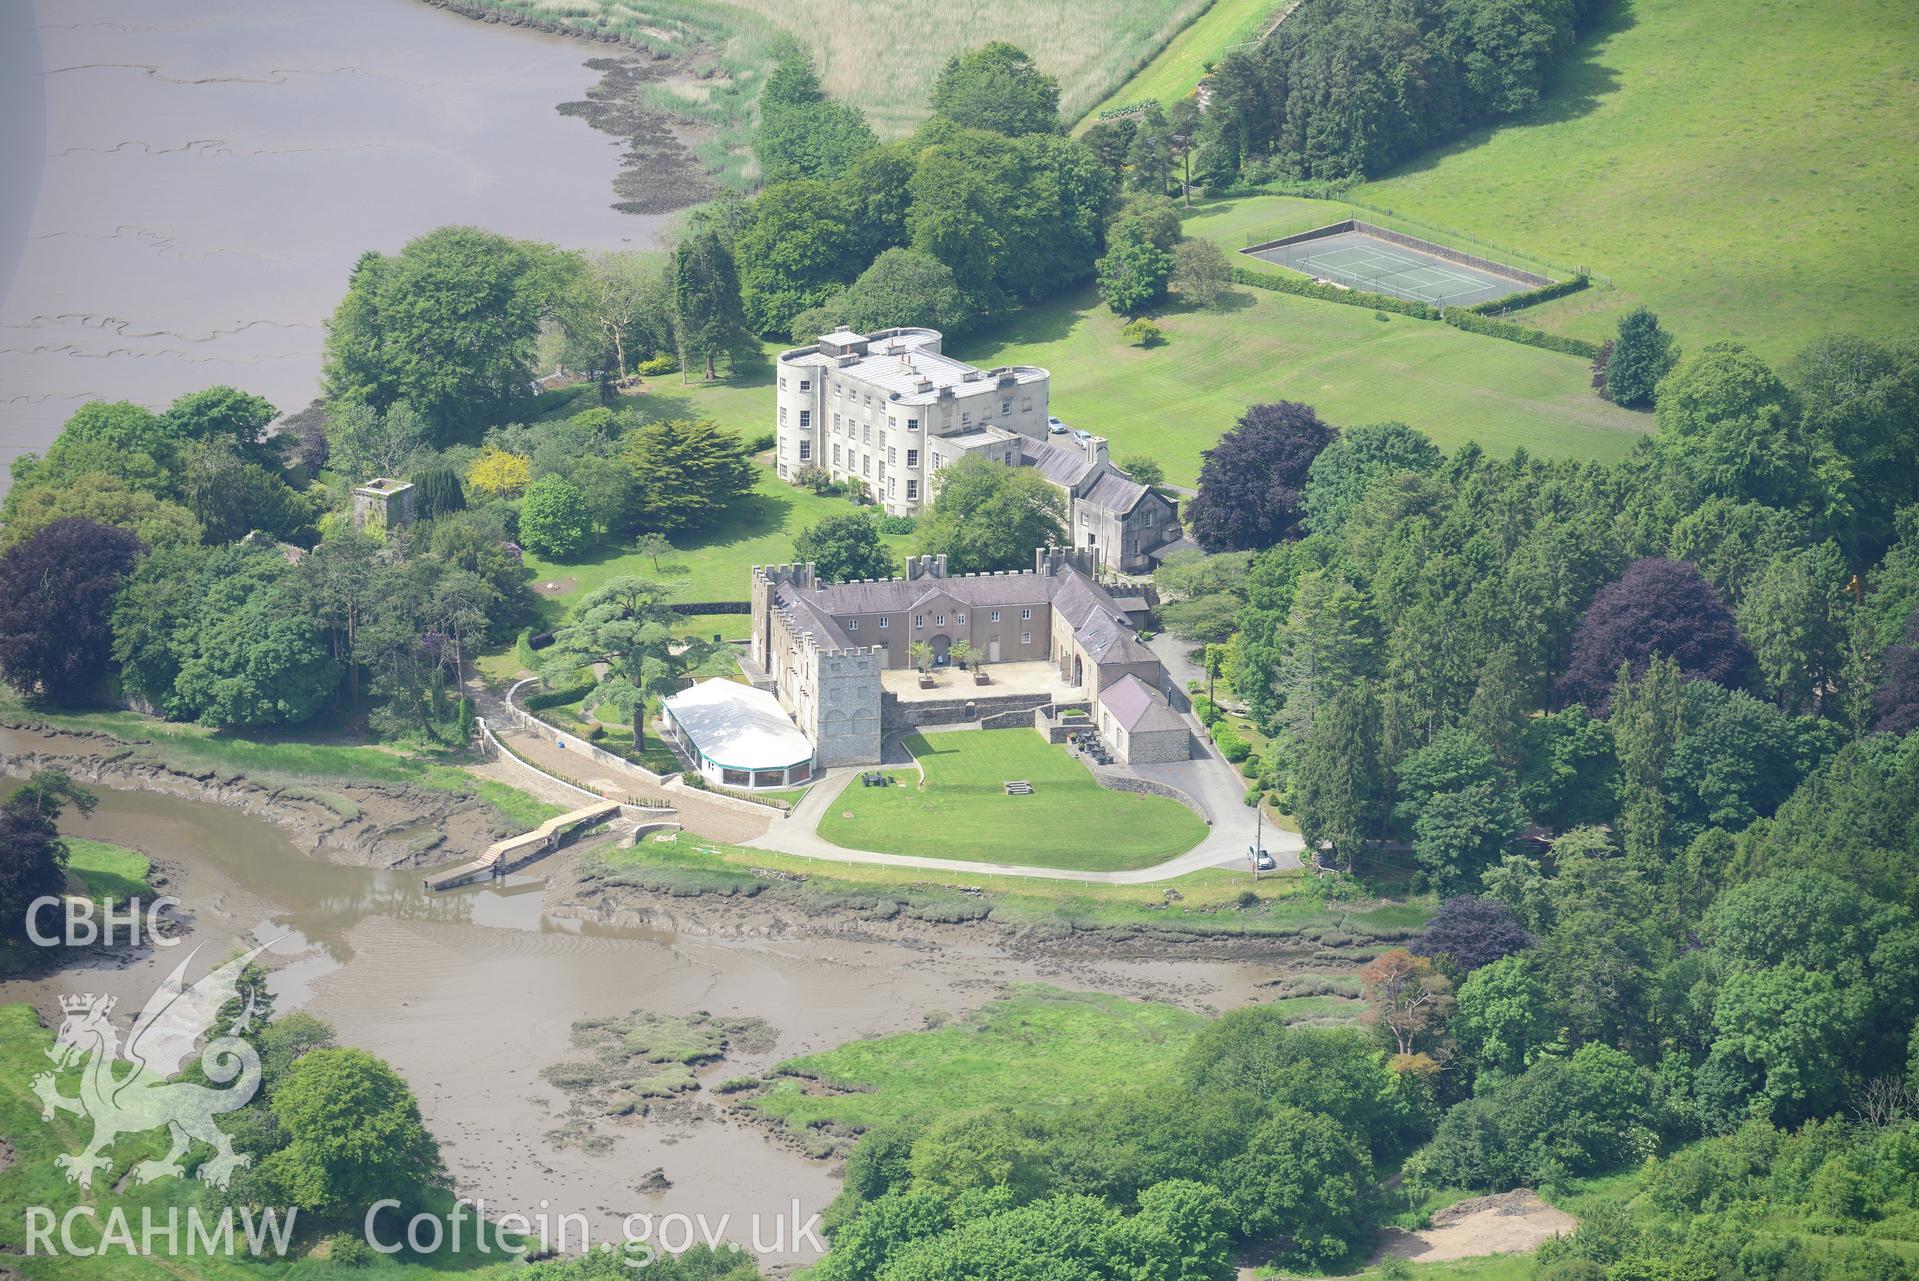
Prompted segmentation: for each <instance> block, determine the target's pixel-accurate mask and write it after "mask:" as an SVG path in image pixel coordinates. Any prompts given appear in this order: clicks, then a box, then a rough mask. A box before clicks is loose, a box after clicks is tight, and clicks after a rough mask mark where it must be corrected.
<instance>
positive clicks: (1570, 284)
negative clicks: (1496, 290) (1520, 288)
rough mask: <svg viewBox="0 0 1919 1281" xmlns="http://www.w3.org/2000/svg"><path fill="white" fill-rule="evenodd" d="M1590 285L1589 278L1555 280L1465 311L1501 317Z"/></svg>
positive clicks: (1479, 304) (1575, 277) (1590, 280)
mask: <svg viewBox="0 0 1919 1281" xmlns="http://www.w3.org/2000/svg"><path fill="white" fill-rule="evenodd" d="M1591 283H1592V278H1591V277H1589V276H1574V277H1573V278H1572V279H1571V280H1555V281H1553V282H1552V283H1551V284H1550V285H1541V286H1540V287H1539V288H1537V289H1528V290H1527V291H1526V292H1525V293H1523V294H1508V295H1507V296H1506V297H1504V298H1494V299H1492V300H1491V301H1490V302H1481V303H1474V304H1473V305H1472V306H1470V307H1468V308H1466V310H1467V311H1472V312H1477V313H1479V314H1480V315H1482V316H1503V315H1505V314H1506V313H1507V312H1509V311H1518V310H1520V309H1521V308H1524V307H1536V306H1538V305H1539V304H1540V303H1542V302H1551V301H1552V300H1553V299H1555V298H1564V297H1565V296H1566V295H1567V294H1576V293H1578V292H1579V291H1580V290H1582V289H1584V288H1586V286H1588V285H1590V284H1591Z"/></svg>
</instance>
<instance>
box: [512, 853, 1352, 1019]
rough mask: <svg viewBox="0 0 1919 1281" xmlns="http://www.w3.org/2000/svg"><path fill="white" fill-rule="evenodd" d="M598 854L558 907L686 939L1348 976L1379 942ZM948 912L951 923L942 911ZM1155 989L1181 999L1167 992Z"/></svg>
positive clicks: (551, 889) (557, 870) (579, 861)
mask: <svg viewBox="0 0 1919 1281" xmlns="http://www.w3.org/2000/svg"><path fill="white" fill-rule="evenodd" d="M591 855H592V851H591V850H581V851H580V852H579V854H578V855H577V856H575V857H572V858H569V859H567V860H565V861H564V863H561V864H556V865H555V866H554V867H553V868H552V869H551V871H550V873H549V877H548V881H547V890H546V910H547V911H548V912H549V913H551V914H552V915H555V916H565V917H571V918H575V919H578V920H582V921H587V922H592V923H594V924H598V925H603V926H610V927H614V928H620V929H657V930H669V931H671V932H673V933H674V934H678V935H696V936H707V937H717V938H735V939H753V940H766V941H779V940H785V939H802V938H839V939H844V940H847V941H849V942H875V943H887V944H894V945H899V946H905V947H909V948H916V949H924V950H926V951H929V952H930V951H946V950H952V949H955V948H981V947H985V948H989V949H991V950H992V951H994V952H996V953H998V954H1001V955H1005V956H1011V957H1019V958H1021V959H1023V960H1030V961H1035V962H1048V961H1050V962H1054V963H1057V964H1060V965H1070V963H1071V962H1073V961H1074V960H1075V959H1081V958H1088V957H1097V958H1098V959H1100V960H1102V961H1126V960H1138V961H1159V962H1178V961H1231V962H1238V963H1244V964H1252V965H1262V966H1272V967H1274V968H1276V969H1279V970H1282V971H1284V972H1287V973H1325V974H1338V973H1348V972H1351V971H1353V970H1355V969H1357V968H1358V967H1359V966H1361V965H1363V964H1365V963H1366V961H1368V960H1370V959H1371V958H1372V956H1373V955H1374V954H1375V952H1376V951H1377V950H1378V949H1377V947H1376V946H1375V947H1361V948H1355V947H1351V946H1347V945H1344V944H1342V943H1326V942H1322V941H1321V940H1320V938H1318V937H1317V936H1316V933H1315V932H1313V931H1302V932H1299V933H1279V932H1273V931H1268V932H1250V931H1249V932H1247V933H1243V934H1233V933H1225V932H1222V933H1217V934H1199V933H1192V932H1187V931H1181V930H1170V929H1169V930H1155V929H1145V928H1141V927H1139V926H1137V925H1100V924H1097V923H1089V922H1085V921H1072V922H1068V921H1064V920H1058V921H1042V922H1030V921H1020V922H1016V921H1004V920H1000V919H998V918H996V917H994V916H993V915H992V914H991V907H990V900H989V899H986V898H984V897H983V896H982V897H981V898H980V900H979V903H978V907H977V910H976V911H975V912H972V913H965V914H957V919H955V918H954V917H955V914H950V913H945V912H943V910H942V909H943V908H944V903H943V902H942V903H939V904H935V905H933V906H932V907H931V909H930V910H928V911H922V910H920V909H921V908H922V907H924V906H925V905H918V904H914V903H912V902H910V901H907V900H909V899H910V897H911V896H910V892H907V891H901V890H899V889H898V888H889V887H875V888H874V889H873V891H872V893H871V895H868V896H858V897H856V898H854V899H848V898H845V897H841V896H830V897H829V896H822V898H821V900H820V901H819V902H817V903H807V902H797V901H794V900H793V899H791V898H784V897H780V896H777V895H775V894H771V893H765V894H756V895H748V894H740V893H727V892H724V891H717V890H716V891H712V892H698V891H695V892H687V891H685V890H683V889H682V890H669V889H665V888H653V887H648V886H644V885H634V884H631V883H625V882H619V881H610V880H609V879H608V878H607V877H606V876H605V874H604V872H603V871H602V870H601V869H600V868H598V867H596V866H595V863H594V860H593V858H592V857H591ZM767 879H768V880H769V882H771V883H773V884H778V883H779V882H795V883H802V884H803V883H804V881H805V878H803V877H798V876H795V875H793V874H791V873H767ZM941 916H946V917H947V919H933V918H937V917H941ZM1142 994H1143V993H1142ZM1154 995H1156V996H1158V997H1159V999H1172V998H1169V997H1167V996H1166V995H1165V994H1163V993H1155V994H1154Z"/></svg>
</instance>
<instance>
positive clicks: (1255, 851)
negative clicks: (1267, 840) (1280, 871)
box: [1246, 845, 1279, 872]
mask: <svg viewBox="0 0 1919 1281" xmlns="http://www.w3.org/2000/svg"><path fill="white" fill-rule="evenodd" d="M1246 860H1247V862H1249V863H1251V864H1252V865H1253V870H1254V871H1255V872H1270V871H1272V870H1273V869H1274V868H1276V867H1278V866H1279V864H1277V863H1275V862H1273V856H1272V855H1271V854H1268V853H1267V852H1266V849H1265V847H1264V846H1261V845H1248V846H1247V847H1246Z"/></svg>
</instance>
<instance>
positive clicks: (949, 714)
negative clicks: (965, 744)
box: [880, 685, 1052, 734]
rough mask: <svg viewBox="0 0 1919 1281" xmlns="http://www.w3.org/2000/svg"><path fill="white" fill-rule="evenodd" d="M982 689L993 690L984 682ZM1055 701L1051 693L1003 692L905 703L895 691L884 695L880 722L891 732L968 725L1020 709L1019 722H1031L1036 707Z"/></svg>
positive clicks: (881, 698) (1023, 723)
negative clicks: (923, 727) (968, 723)
mask: <svg viewBox="0 0 1919 1281" xmlns="http://www.w3.org/2000/svg"><path fill="white" fill-rule="evenodd" d="M980 688H981V689H987V690H990V689H991V688H992V686H990V685H984V686H981V687H980ZM1050 702H1052V697H1051V696H1050V695H1047V694H1000V695H997V696H994V695H985V696H981V697H978V698H966V697H963V696H962V697H955V698H950V699H946V698H943V699H940V700H939V701H938V702H933V703H904V702H901V701H900V699H899V696H898V695H896V694H892V693H882V694H881V695H880V722H881V724H883V725H884V726H885V727H886V731H887V733H889V734H890V733H892V732H893V731H894V730H901V729H911V728H913V727H915V726H918V725H964V724H966V723H967V722H969V721H985V720H989V719H997V718H999V717H1001V716H1003V715H1004V714H1005V713H1007V712H1018V713H1020V714H1021V719H1020V720H1018V721H1017V722H1016V724H1019V725H1028V724H1031V721H1030V720H1027V719H1025V718H1026V717H1030V716H1031V715H1032V713H1033V710H1034V709H1035V708H1040V707H1045V706H1046V705H1047V704H1048V703H1050Z"/></svg>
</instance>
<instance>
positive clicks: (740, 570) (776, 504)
mask: <svg viewBox="0 0 1919 1281" xmlns="http://www.w3.org/2000/svg"><path fill="white" fill-rule="evenodd" d="M764 399H765V403H764V404H761V405H758V406H757V407H756V416H758V417H762V418H763V417H765V411H766V410H767V409H768V408H769V407H770V406H771V404H772V401H773V394H772V392H770V391H769V392H766V393H764ZM727 401H728V398H727V397H725V396H721V395H715V396H713V397H712V403H713V405H714V408H715V411H716V412H715V416H716V417H717V416H718V415H717V411H719V410H721V409H734V408H736V407H735V406H733V405H730V404H728V403H727ZM721 421H725V420H724V419H722V420H721ZM729 425H731V426H734V427H735V428H736V429H738V427H739V424H729ZM856 510H858V509H857V508H855V507H854V506H853V504H851V503H849V502H847V501H846V500H845V499H844V498H821V497H820V496H819V495H817V494H815V493H813V492H812V491H811V490H807V489H798V488H795V487H794V486H792V485H789V484H787V483H786V482H785V481H783V480H781V479H780V478H779V477H778V476H777V475H775V474H774V473H773V470H772V469H771V468H762V469H761V471H760V475H759V481H758V483H757V484H756V485H755V486H754V489H753V493H752V494H751V495H750V496H749V497H748V498H747V499H746V500H745V501H744V502H742V503H740V504H739V505H738V506H736V507H734V508H733V509H732V511H731V512H730V513H729V514H728V517H727V520H726V523H725V524H724V525H722V526H720V527H719V528H718V529H714V530H709V531H706V532H703V533H699V534H693V535H685V536H679V537H677V538H676V542H677V543H678V546H676V548H675V550H674V552H673V554H672V555H670V556H662V557H661V558H660V564H659V568H658V569H657V570H656V569H655V568H654V566H653V562H652V560H651V559H649V558H648V557H645V556H641V555H639V554H638V553H637V552H635V551H633V550H632V547H631V544H628V543H620V544H613V545H607V546H602V547H596V548H589V549H588V550H587V551H586V552H584V553H583V554H582V555H581V557H580V558H579V559H577V560H573V561H570V562H558V561H549V560H542V559H541V558H540V557H538V556H534V555H532V554H531V553H529V554H528V555H527V558H526V563H527V567H528V568H529V569H530V570H531V571H532V573H533V585H534V589H535V590H536V591H538V592H539V593H540V595H541V597H542V598H543V601H544V603H543V605H542V614H543V615H544V618H545V621H546V623H547V624H548V625H549V626H551V625H553V624H556V623H558V622H560V621H561V619H563V618H564V617H565V615H566V610H567V607H568V606H570V605H572V603H573V602H574V601H576V600H578V599H579V598H580V597H581V596H584V595H585V594H586V593H587V592H590V591H592V590H593V589H594V588H596V587H599V586H602V585H604V584H605V583H607V582H608V581H610V580H612V579H615V578H621V577H624V576H626V575H629V574H637V575H639V576H640V577H642V578H650V579H654V580H656V581H659V582H664V583H667V584H670V585H671V586H672V588H673V590H674V595H675V597H676V598H677V599H679V600H683V601H708V600H746V599H748V598H749V597H750V596H751V595H752V588H751V575H752V572H753V566H755V565H777V564H784V563H786V562H788V561H790V560H792V559H793V539H794V537H795V536H797V535H798V534H799V532H800V531H801V530H803V529H805V528H806V527H807V526H808V525H813V524H817V523H818V522H819V521H821V520H824V519H825V518H826V517H828V516H843V515H845V514H847V513H848V512H852V511H856ZM883 541H884V542H885V543H886V545H887V546H888V547H889V548H891V549H892V551H893V552H894V553H895V555H896V558H897V561H898V564H899V568H898V570H897V571H896V572H899V573H904V572H905V563H906V545H907V543H908V542H910V541H911V538H910V536H909V535H905V534H899V535H884V536H883ZM547 584H557V585H558V588H557V590H556V589H554V588H549V587H548V586H547ZM686 626H687V630H689V631H692V632H697V633H699V634H701V635H712V634H717V635H721V636H724V637H726V638H727V639H728V640H737V639H740V638H742V637H744V636H746V634H747V633H748V631H750V630H751V628H750V618H749V616H748V615H746V614H703V615H700V616H699V617H697V618H692V619H689V620H687V624H686Z"/></svg>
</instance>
